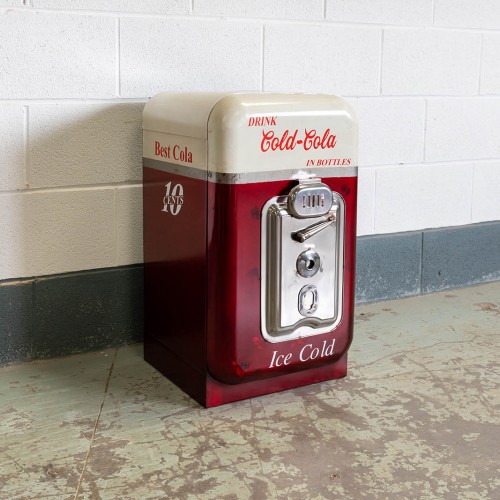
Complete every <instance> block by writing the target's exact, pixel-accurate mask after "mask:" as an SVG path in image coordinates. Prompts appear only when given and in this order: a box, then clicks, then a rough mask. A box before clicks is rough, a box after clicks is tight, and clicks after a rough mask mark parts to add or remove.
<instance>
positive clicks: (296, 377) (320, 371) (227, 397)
mask: <svg viewBox="0 0 500 500" xmlns="http://www.w3.org/2000/svg"><path fill="white" fill-rule="evenodd" d="M144 359H145V360H146V361H147V362H148V363H149V364H150V365H152V366H153V367H154V368H156V369H157V370H158V371H159V372H160V373H162V374H163V375H165V376H166V377H167V378H168V379H169V380H171V381H172V382H173V383H174V384H175V385H176V386H177V387H179V388H180V389H181V390H183V391H184V392H185V393H186V394H188V395H189V396H191V397H192V398H193V399H194V400H195V401H197V402H198V403H199V404H201V405H202V406H204V407H205V408H211V407H213V406H219V405H223V404H226V403H232V402H234V401H240V400H242V399H248V398H254V397H257V396H263V395H265V394H271V393H273V392H280V391H284V390H287V389H293V388H294V387H301V386H304V385H310V384H315V383H318V382H324V381H326V380H332V379H336V378H341V377H345V376H346V375H347V352H346V353H345V354H344V355H343V356H342V357H341V358H340V359H338V360H337V361H336V362H335V363H332V364H328V365H325V366H321V367H319V368H310V369H305V370H302V371H298V372H295V373H290V374H287V375H279V376H276V377H270V378H266V379H262V380H256V381H253V382H244V383H241V384H234V385H229V384H222V383H220V382H218V381H217V380H215V379H214V378H213V377H211V376H210V374H209V373H208V372H207V371H205V372H204V373H201V372H198V371H197V370H195V369H193V368H192V367H191V366H189V365H188V364H186V363H185V362H184V361H182V360H181V359H180V358H179V357H177V356H176V355H175V354H174V353H173V352H172V351H170V350H169V349H167V348H166V347H165V346H164V345H163V344H162V343H161V342H159V341H157V340H156V339H152V338H146V339H145V340H144Z"/></svg>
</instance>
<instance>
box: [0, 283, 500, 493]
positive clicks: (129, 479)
mask: <svg viewBox="0 0 500 500" xmlns="http://www.w3.org/2000/svg"><path fill="white" fill-rule="evenodd" d="M356 320H357V322H356V330H355V341H354V344H353V346H352V349H351V351H350V359H349V363H350V371H349V374H348V377H347V378H345V379H342V380H336V381H331V382H326V383H322V384H317V385H313V386H308V387H304V388H300V389H295V390H292V391H288V392H283V393H279V394H274V395H270V396H264V397H260V398H255V399H253V400H249V401H242V402H239V403H235V404H230V405H226V406H222V407H218V408H214V409H210V410H204V409H202V408H200V407H199V406H198V405H197V404H196V403H194V402H193V401H192V400H190V399H189V398H188V397H186V396H185V395H183V394H182V393H181V392H180V391H179V390H178V389H177V388H176V387H175V386H173V385H172V384H171V383H169V382H168V381H167V380H165V379H164V378H163V377H162V376H160V375H159V374H158V373H157V372H156V371H155V370H154V369H153V368H151V367H150V366H149V365H147V364H146V363H145V362H144V361H142V357H141V356H142V353H141V346H140V345H134V346H128V347H122V348H119V349H113V350H109V351H105V352H100V353H91V354H84V355H78V356H72V357H68V358H63V359H55V360H50V361H43V362H33V363H27V364H23V365H17V366H12V367H6V368H2V369H0V498H2V499H4V498H5V499H12V498H49V497H54V498H58V499H63V498H119V499H123V498H134V499H135V498H138V499H139V498H140V499H143V498H144V499H145V498H180V499H189V498H203V499H211V498H213V499H221V498H227V499H239V498H253V499H256V500H257V499H258V500H262V499H267V498H283V499H289V498H292V499H294V498H297V499H321V498H340V499H345V498H353V499H359V498H395V499H401V498H412V499H413V498H418V499H427V498H440V499H441V498H450V499H457V498H464V499H481V500H482V499H487V498H491V499H498V498H500V470H499V458H500V454H499V449H500V432H499V431H500V425H499V424H500V422H499V414H498V408H499V405H500V393H499V386H500V377H499V366H498V358H499V356H500V348H499V344H500V342H499V340H500V282H497V283H492V284H487V285H482V286H478V287H474V288H468V289H461V290H456V291H453V292H445V293H439V294H434V295H427V296H422V297H415V298H410V299H404V300H398V301H392V302H384V303H379V304H371V305H363V306H359V307H358V308H357V314H356Z"/></svg>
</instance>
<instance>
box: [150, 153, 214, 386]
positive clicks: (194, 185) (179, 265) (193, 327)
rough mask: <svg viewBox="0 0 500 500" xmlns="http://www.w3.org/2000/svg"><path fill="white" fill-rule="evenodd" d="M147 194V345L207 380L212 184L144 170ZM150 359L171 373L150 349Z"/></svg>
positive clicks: (154, 169) (158, 366) (203, 180)
mask: <svg viewBox="0 0 500 500" xmlns="http://www.w3.org/2000/svg"><path fill="white" fill-rule="evenodd" d="M146 162H147V159H145V164H146ZM143 190H144V191H143V195H144V214H143V217H144V295H145V296H144V301H145V304H144V305H145V314H144V317H145V345H146V346H148V345H158V344H161V345H162V346H163V347H165V348H166V349H167V350H168V351H170V352H171V353H172V356H174V357H176V358H177V359H178V360H179V362H180V363H182V364H183V365H186V366H189V367H191V368H192V369H193V370H194V371H195V372H196V373H199V374H200V375H202V376H203V377H204V374H205V371H206V369H205V367H206V291H207V287H206V222H207V217H206V199H207V183H206V180H205V179H196V178H191V177H186V176H182V175H178V174H175V173H171V172H167V171H162V170H159V169H156V168H149V167H147V166H146V165H145V166H144V188H143ZM145 357H146V361H149V362H151V363H153V364H154V365H155V366H156V367H157V368H158V369H159V370H160V371H163V372H165V371H168V367H163V366H162V365H161V359H159V358H158V356H154V357H151V356H150V355H149V354H148V349H146V352H145ZM165 362H166V360H165ZM185 390H186V389H185Z"/></svg>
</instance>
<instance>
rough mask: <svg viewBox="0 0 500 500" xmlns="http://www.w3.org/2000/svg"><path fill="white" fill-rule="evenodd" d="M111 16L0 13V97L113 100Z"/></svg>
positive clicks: (113, 73)
mask: <svg viewBox="0 0 500 500" xmlns="http://www.w3.org/2000/svg"><path fill="white" fill-rule="evenodd" d="M115 26H116V21H115V20H114V19H112V18H111V17H102V16H87V15H67V14H58V13H44V12H42V13H39V12H34V11H33V12H32V11H28V10H13V9H11V10H6V11H4V12H0V36H1V40H2V45H1V46H0V68H5V69H4V70H3V71H0V98H4V99H8V98H37V97H52V98H65V97H88V98H93V97H114V96H115V95H116V94H115V88H116V84H115V77H116V70H115V66H116V47H115V44H116V36H115V31H116V29H115Z"/></svg>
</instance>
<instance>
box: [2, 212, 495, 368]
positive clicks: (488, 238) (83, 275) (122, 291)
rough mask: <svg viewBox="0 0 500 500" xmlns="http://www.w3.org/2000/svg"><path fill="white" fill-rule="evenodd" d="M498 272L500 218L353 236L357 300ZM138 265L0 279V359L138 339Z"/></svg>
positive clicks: (490, 277) (464, 282)
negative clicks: (358, 236)
mask: <svg viewBox="0 0 500 500" xmlns="http://www.w3.org/2000/svg"><path fill="white" fill-rule="evenodd" d="M496 280H500V221H496V222H486V223H481V224H472V225H469V226H459V227H452V228H443V229H432V230H425V231H415V232H410V233H396V234H382V235H374V236H364V237H361V238H358V240H357V265H356V301H357V302H358V303H362V302H373V301H379V300H387V299H397V298H401V297H408V296H411V295H419V294H421V293H429V292H435V291H439V290H446V289H451V288H459V287H464V286H469V285H474V284H478V283H485V282H489V281H496ZM143 324H144V318H143V267H142V265H135V266H126V267H118V268H110V269H99V270H93V271H81V272H77V273H69V274H63V275H54V276H44V277H38V278H24V279H20V280H7V281H3V282H0V365H5V364H9V363H18V362H22V361H27V360H30V359H41V358H48V357H54V356H63V355H67V354H74V353H78V352H85V351H94V350H100V349H104V348H106V347H112V346H118V345H123V344H127V343H132V342H140V341H141V340H142V335H143Z"/></svg>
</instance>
